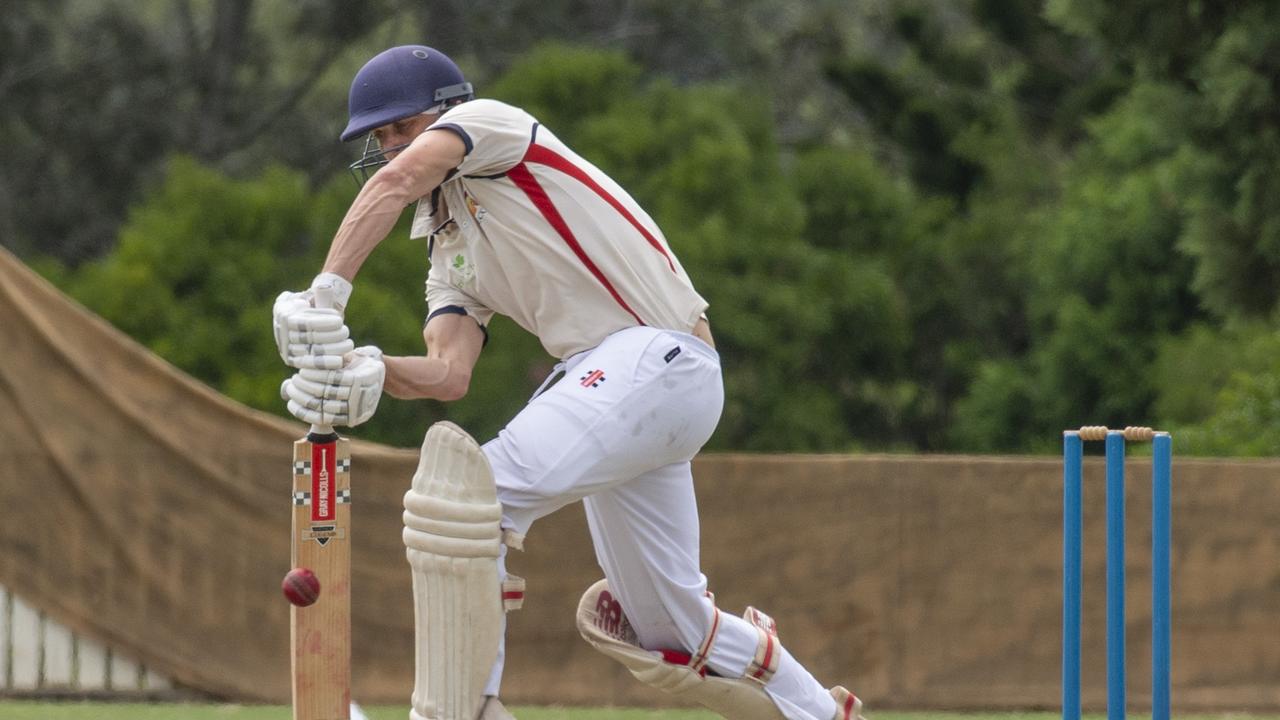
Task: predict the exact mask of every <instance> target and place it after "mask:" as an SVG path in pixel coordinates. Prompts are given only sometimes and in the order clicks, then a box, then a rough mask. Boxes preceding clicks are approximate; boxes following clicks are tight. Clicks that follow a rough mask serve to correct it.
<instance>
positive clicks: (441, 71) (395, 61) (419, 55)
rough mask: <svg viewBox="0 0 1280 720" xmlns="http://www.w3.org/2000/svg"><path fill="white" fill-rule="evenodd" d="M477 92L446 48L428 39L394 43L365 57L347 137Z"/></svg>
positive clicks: (352, 99) (354, 84)
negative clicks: (432, 44)
mask: <svg viewBox="0 0 1280 720" xmlns="http://www.w3.org/2000/svg"><path fill="white" fill-rule="evenodd" d="M474 94H475V93H474V90H473V89H472V87H471V84H470V83H468V82H467V81H466V79H465V78H464V77H463V76H462V71H461V70H460V69H458V66H457V65H455V64H454V62H453V61H452V60H450V59H449V57H448V56H447V55H445V54H444V53H442V52H440V51H438V50H434V49H432V48H429V47H426V46H424V45H403V46H400V47H393V48H391V49H390V50H385V51H383V52H381V53H379V54H378V55H375V56H374V57H373V59H372V60H370V61H369V62H367V63H365V65H364V67H362V68H360V72H358V73H356V76H355V79H354V80H352V81H351V94H350V96H349V97H348V101H347V113H348V117H349V122H348V123H347V127H346V129H345V130H343V131H342V140H343V141H347V140H351V139H353V138H356V137H359V136H360V135H363V134H365V133H367V132H369V131H370V130H372V129H374V128H377V127H381V126H383V125H386V124H388V123H392V122H395V121H396V120H400V119H402V118H406V117H409V116H410V115H417V114H418V113H422V112H427V111H430V110H432V109H433V108H436V107H437V106H441V105H442V104H447V103H449V102H453V101H456V102H462V101H464V100H470V99H471V98H472V97H474Z"/></svg>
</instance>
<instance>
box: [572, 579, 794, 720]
mask: <svg viewBox="0 0 1280 720" xmlns="http://www.w3.org/2000/svg"><path fill="white" fill-rule="evenodd" d="M578 632H580V633H582V637H583V638H584V639H585V640H586V641H587V642H589V643H591V645H592V646H593V647H595V649H597V650H599V651H600V652H602V653H604V654H605V655H608V656H609V657H611V658H613V659H614V660H617V661H618V662H620V663H622V664H623V665H625V666H626V668H627V669H628V670H630V671H631V674H632V675H635V676H636V678H637V679H638V680H640V682H643V683H645V684H647V685H652V686H654V687H656V688H658V689H660V690H662V691H664V692H667V693H670V694H672V695H678V696H684V697H687V698H689V699H691V700H693V701H695V702H698V703H700V704H702V705H703V706H705V707H707V708H710V709H711V710H714V711H715V712H717V713H720V714H721V715H723V716H724V717H727V718H734V720H785V716H784V715H783V714H782V712H781V711H780V710H778V706H777V705H775V704H774V703H773V700H771V699H770V698H769V696H768V694H767V693H765V691H764V687H763V685H761V684H760V683H759V682H756V681H753V680H748V679H744V678H722V677H716V676H714V675H703V674H702V673H700V672H698V671H697V670H695V669H694V668H693V667H690V666H689V665H677V664H675V663H671V662H667V661H666V660H664V659H663V657H662V653H661V652H658V651H655V650H645V649H644V648H642V647H640V645H639V644H638V643H637V641H636V633H635V630H634V629H633V628H632V627H631V622H630V621H629V620H627V616H626V613H624V612H623V609H622V605H621V604H620V603H619V602H618V599H617V598H616V597H614V595H613V593H611V592H610V591H609V582H608V581H607V580H601V581H599V582H597V583H596V584H595V585H592V586H591V587H590V588H588V589H587V592H586V593H585V594H583V596H582V600H581V601H579V602H578ZM708 651H709V648H708ZM699 654H700V655H701V654H702V653H701V652H700V653H699Z"/></svg>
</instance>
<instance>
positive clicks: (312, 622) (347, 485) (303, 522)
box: [290, 428, 351, 720]
mask: <svg viewBox="0 0 1280 720" xmlns="http://www.w3.org/2000/svg"><path fill="white" fill-rule="evenodd" d="M350 503H351V451H350V448H349V446H348V444H347V441H346V440H344V439H342V438H340V437H338V435H337V434H336V433H333V432H332V431H329V432H327V433H326V432H324V431H323V429H317V428H312V431H311V432H310V433H308V434H307V436H306V437H304V438H302V439H301V440H298V441H297V442H295V443H294V444H293V542H292V551H291V553H290V560H291V561H292V567H295V568H297V567H305V568H309V569H310V570H311V571H312V572H314V573H315V574H316V577H317V578H318V579H319V580H320V596H319V598H317V600H316V601H315V603H314V604H312V605H309V606H307V607H297V606H293V607H292V608H291V609H290V644H291V647H292V665H293V717H294V720H348V718H349V708H350V704H351V504H350Z"/></svg>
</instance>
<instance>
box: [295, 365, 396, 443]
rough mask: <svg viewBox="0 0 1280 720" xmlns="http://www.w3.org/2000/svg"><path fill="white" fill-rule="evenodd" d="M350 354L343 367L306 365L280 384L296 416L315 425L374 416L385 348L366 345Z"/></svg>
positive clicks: (351, 423)
mask: <svg viewBox="0 0 1280 720" xmlns="http://www.w3.org/2000/svg"><path fill="white" fill-rule="evenodd" d="M347 357H348V362H347V363H346V365H344V366H343V367H341V368H340V369H337V370H323V369H316V368H303V369H301V370H299V371H298V372H297V373H296V374H295V375H294V376H293V377H291V378H289V379H288V380H285V381H284V383H283V384H281V385H280V397H281V398H283V399H285V400H287V401H288V403H289V412H290V413H291V414H292V415H293V416H294V417H296V418H298V419H299V420H301V421H303V422H307V423H311V424H313V425H346V426H349V427H354V426H356V425H359V424H360V423H362V422H365V421H366V420H368V419H369V418H371V417H373V413H374V411H376V410H377V409H378V401H379V400H381V399H382V384H383V382H384V381H385V380H386V377H387V366H386V364H384V363H383V362H382V351H381V350H379V349H378V348H376V347H374V346H372V345H365V346H363V347H358V348H356V349H355V350H354V351H352V352H351V353H350V354H349V355H348V356H347Z"/></svg>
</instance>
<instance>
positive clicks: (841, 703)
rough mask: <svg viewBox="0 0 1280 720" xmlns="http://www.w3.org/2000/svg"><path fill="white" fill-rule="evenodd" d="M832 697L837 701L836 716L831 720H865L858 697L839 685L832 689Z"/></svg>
mask: <svg viewBox="0 0 1280 720" xmlns="http://www.w3.org/2000/svg"><path fill="white" fill-rule="evenodd" d="M831 697H833V698H835V699H836V714H835V717H833V718H832V719H831V720H865V718H863V717H862V701H861V700H859V699H858V696H857V695H854V694H853V693H851V692H849V691H848V690H845V689H844V688H843V687H840V686H839V685H837V686H835V687H833V688H831Z"/></svg>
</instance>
